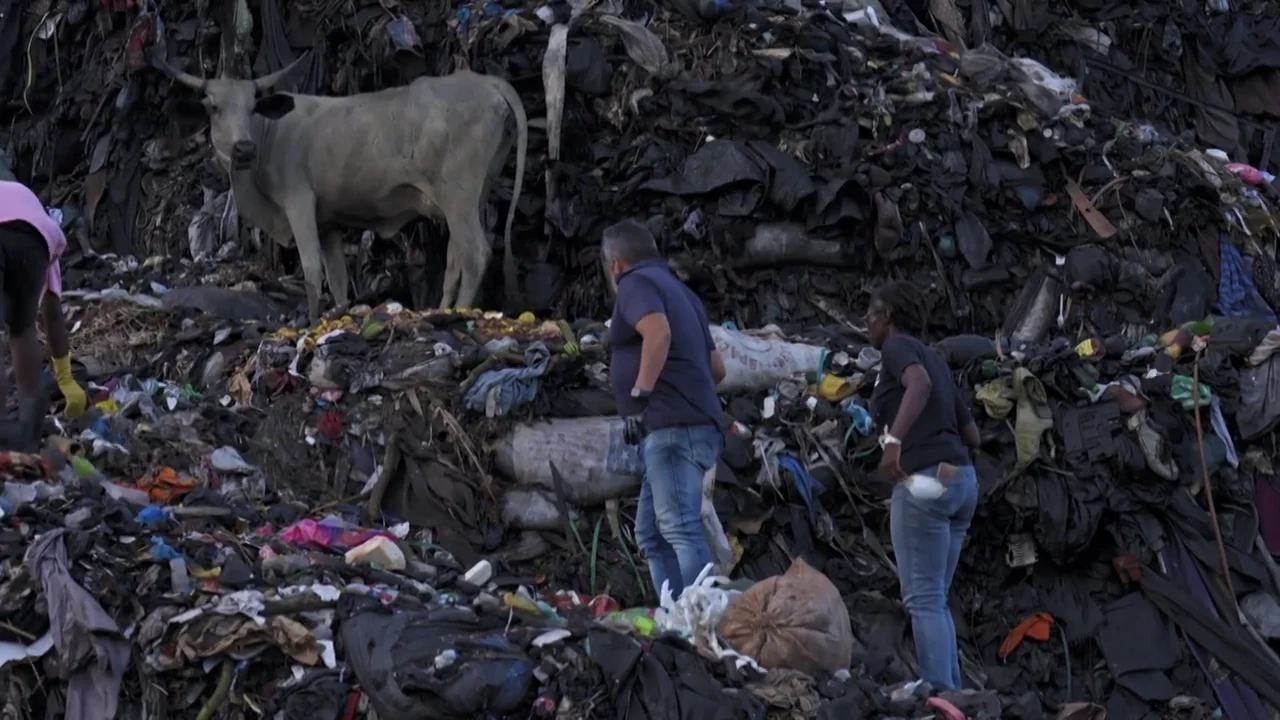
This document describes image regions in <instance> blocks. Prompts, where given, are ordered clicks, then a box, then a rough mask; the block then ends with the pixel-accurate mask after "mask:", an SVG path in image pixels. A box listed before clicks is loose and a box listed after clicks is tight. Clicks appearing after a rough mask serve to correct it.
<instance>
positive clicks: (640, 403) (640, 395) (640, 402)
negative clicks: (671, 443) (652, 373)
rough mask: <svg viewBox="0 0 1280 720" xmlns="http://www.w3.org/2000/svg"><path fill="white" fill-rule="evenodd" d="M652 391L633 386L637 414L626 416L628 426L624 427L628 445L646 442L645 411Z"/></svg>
mask: <svg viewBox="0 0 1280 720" xmlns="http://www.w3.org/2000/svg"><path fill="white" fill-rule="evenodd" d="M649 394H650V391H649V390H646V389H644V388H641V387H633V388H631V401H632V405H633V407H634V408H635V411H636V412H635V414H633V415H628V416H627V417H626V418H625V422H626V427H625V428H624V429H623V433H624V434H623V439H624V440H626V441H627V444H628V445H639V444H640V443H642V442H644V436H645V434H646V433H645V427H644V411H645V410H646V409H648V407H649Z"/></svg>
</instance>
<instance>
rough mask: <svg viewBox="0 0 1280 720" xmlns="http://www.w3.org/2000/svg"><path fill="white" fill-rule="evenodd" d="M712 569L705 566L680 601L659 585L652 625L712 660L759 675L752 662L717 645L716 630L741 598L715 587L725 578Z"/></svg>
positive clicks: (728, 648)
mask: <svg viewBox="0 0 1280 720" xmlns="http://www.w3.org/2000/svg"><path fill="white" fill-rule="evenodd" d="M714 572H715V566H714V565H711V564H708V565H707V566H706V567H705V568H703V569H702V572H701V573H699V574H698V579H697V580H695V581H694V582H693V584H692V585H690V586H689V587H687V588H685V589H684V592H683V593H681V594H680V599H679V600H676V599H675V598H673V597H672V596H671V586H670V585H669V584H667V583H663V585H662V587H661V588H660V589H659V596H660V598H661V599H660V601H659V607H658V610H657V612H655V613H654V615H653V619H654V622H656V623H657V624H658V628H659V629H660V630H663V631H674V632H677V633H679V634H680V635H682V636H684V637H685V638H688V640H689V642H691V643H693V646H694V647H696V648H697V649H698V651H699V652H700V653H702V654H703V655H704V656H706V657H708V658H712V659H720V658H736V659H737V666H738V667H740V668H741V667H744V666H748V665H749V666H751V667H752V668H755V669H757V670H760V671H761V672H763V669H761V668H760V667H759V666H758V665H756V662H755V660H752V659H751V658H749V657H747V656H745V655H741V654H739V653H738V652H736V651H734V650H733V649H732V648H730V647H728V646H727V645H725V644H723V643H721V642H720V637H719V636H718V635H717V634H716V628H717V627H719V625H720V618H722V617H723V616H724V614H725V611H726V610H728V609H729V605H731V604H732V603H733V601H734V600H736V599H737V598H738V596H739V595H741V594H742V593H741V592H738V591H737V590H725V589H724V588H721V587H717V586H719V585H724V584H728V582H729V578H726V577H723V576H720V575H715V574H713V573H714Z"/></svg>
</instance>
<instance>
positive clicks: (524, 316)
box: [518, 310, 538, 325]
mask: <svg viewBox="0 0 1280 720" xmlns="http://www.w3.org/2000/svg"><path fill="white" fill-rule="evenodd" d="M518 319H519V320H520V324H521V325H532V324H534V323H536V322H538V318H537V317H536V316H535V315H534V314H533V313H531V312H529V311H528V310H525V311H524V312H522V313H520V317H519V318H518Z"/></svg>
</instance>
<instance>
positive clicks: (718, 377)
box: [711, 350, 725, 385]
mask: <svg viewBox="0 0 1280 720" xmlns="http://www.w3.org/2000/svg"><path fill="white" fill-rule="evenodd" d="M724 376H725V369H724V358H722V357H720V351H719V350H712V351H711V379H712V380H714V381H715V383H716V385H719V384H720V383H721V382H723V381H724Z"/></svg>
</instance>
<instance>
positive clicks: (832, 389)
mask: <svg viewBox="0 0 1280 720" xmlns="http://www.w3.org/2000/svg"><path fill="white" fill-rule="evenodd" d="M856 390H857V388H855V387H854V386H853V384H852V383H850V382H849V381H848V380H845V379H844V378H842V377H840V376H838V375H823V376H822V380H821V381H820V382H819V383H818V385H817V388H816V392H817V393H818V395H820V396H821V397H822V399H823V400H827V401H830V402H840V401H841V400H844V399H845V398H847V397H849V396H850V395H852V394H853V393H854V392H856Z"/></svg>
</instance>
